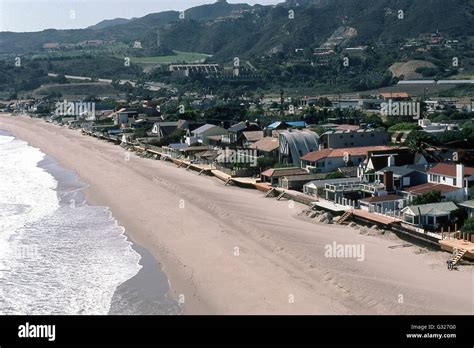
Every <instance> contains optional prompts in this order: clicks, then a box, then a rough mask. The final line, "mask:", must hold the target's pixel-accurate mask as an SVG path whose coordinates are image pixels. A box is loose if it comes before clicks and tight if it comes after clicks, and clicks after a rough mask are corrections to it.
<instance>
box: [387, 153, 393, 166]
mask: <svg viewBox="0 0 474 348" xmlns="http://www.w3.org/2000/svg"><path fill="white" fill-rule="evenodd" d="M394 166H395V156H394V155H390V156H388V167H394Z"/></svg>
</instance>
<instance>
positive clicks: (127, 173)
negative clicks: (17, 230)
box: [0, 115, 474, 314]
mask: <svg viewBox="0 0 474 348" xmlns="http://www.w3.org/2000/svg"><path fill="white" fill-rule="evenodd" d="M0 129H5V130H8V131H10V132H12V133H14V134H15V135H16V136H17V137H19V138H20V139H22V140H25V141H27V142H28V143H29V144H30V145H32V146H35V147H37V148H40V149H41V150H42V151H43V152H44V153H47V154H48V155H50V156H52V157H54V158H55V159H56V160H58V161H59V162H60V163H61V164H62V165H63V166H64V167H66V168H69V169H71V170H74V171H75V172H76V173H77V174H78V175H79V177H80V178H81V180H82V181H83V182H85V183H87V184H88V185H89V187H88V188H87V189H86V196H87V200H88V201H89V202H90V203H92V204H96V205H103V206H108V207H110V209H111V211H112V213H113V215H114V217H115V218H116V219H117V220H118V221H119V223H120V224H121V225H122V226H124V227H125V229H126V233H127V235H128V236H129V237H130V238H131V239H132V240H133V241H134V242H136V243H137V244H139V245H141V246H143V247H144V248H146V249H147V250H148V251H149V252H150V253H151V254H152V255H153V256H154V257H155V258H156V259H157V260H158V261H159V262H160V263H161V265H162V268H163V270H164V272H165V274H166V275H167V277H168V279H169V280H170V283H171V290H172V295H173V296H174V297H175V298H177V299H178V298H180V299H184V308H185V313H186V314H474V274H473V271H472V266H469V267H462V266H461V267H460V270H459V271H453V272H449V271H447V270H446V265H445V262H446V260H447V259H448V258H449V256H450V255H449V254H447V253H442V252H435V251H426V250H422V249H420V247H417V246H411V247H404V248H391V247H393V246H397V245H401V244H406V242H405V241H402V240H400V239H398V238H396V237H395V236H367V235H361V234H359V233H358V231H356V230H354V229H352V228H349V227H344V226H336V225H323V224H318V223H315V222H314V221H311V220H309V219H307V218H303V217H301V216H299V214H300V213H301V211H302V210H303V209H304V208H305V207H304V206H301V205H298V204H295V205H294V206H292V205H291V204H289V202H287V201H283V200H282V201H276V200H275V199H270V198H264V197H263V194H262V193H261V192H258V191H255V190H246V189H241V188H237V187H232V186H224V185H223V183H222V182H221V181H220V180H218V179H216V178H211V177H207V176H199V175H198V173H196V172H193V171H186V170H185V169H183V168H176V166H175V165H173V164H171V163H166V162H162V161H155V160H149V159H142V158H139V157H137V156H135V154H133V153H132V154H130V156H129V157H128V156H126V152H125V150H124V149H122V148H121V147H119V146H115V145H112V144H110V143H107V142H104V141H100V140H97V139H95V138H92V137H87V136H83V135H81V134H80V132H79V131H75V130H69V129H66V128H63V127H58V126H54V125H51V124H47V123H46V122H44V121H43V120H39V119H30V118H28V117H19V116H15V117H10V116H7V115H0ZM334 242H335V243H337V244H357V245H363V246H364V250H365V255H364V258H363V260H357V259H356V258H336V257H326V256H325V246H326V245H332V244H333V243H334Z"/></svg>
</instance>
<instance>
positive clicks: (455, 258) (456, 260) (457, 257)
mask: <svg viewBox="0 0 474 348" xmlns="http://www.w3.org/2000/svg"><path fill="white" fill-rule="evenodd" d="M466 254H467V250H466V249H459V250H458V252H457V253H456V255H454V256H453V257H452V259H451V262H452V265H453V266H456V265H457V264H458V263H459V261H461V259H462V258H463V257H464V255H466Z"/></svg>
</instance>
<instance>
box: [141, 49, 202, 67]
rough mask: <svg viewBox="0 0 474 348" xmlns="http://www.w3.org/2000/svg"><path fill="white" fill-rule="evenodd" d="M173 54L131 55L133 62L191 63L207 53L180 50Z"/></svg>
mask: <svg viewBox="0 0 474 348" xmlns="http://www.w3.org/2000/svg"><path fill="white" fill-rule="evenodd" d="M173 52H174V53H175V55H173V56H158V57H132V62H134V63H145V64H171V63H177V62H186V63H192V62H197V61H200V60H202V59H205V58H207V57H210V56H209V55H208V54H203V53H195V52H181V51H173Z"/></svg>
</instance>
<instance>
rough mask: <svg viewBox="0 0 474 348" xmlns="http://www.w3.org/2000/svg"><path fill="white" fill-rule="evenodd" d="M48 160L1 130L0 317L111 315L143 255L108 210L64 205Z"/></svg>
mask: <svg viewBox="0 0 474 348" xmlns="http://www.w3.org/2000/svg"><path fill="white" fill-rule="evenodd" d="M43 158H44V154H42V153H41V152H40V151H39V150H38V149H35V148H33V147H31V146H28V145H27V144H26V143H25V142H23V141H21V140H16V139H14V138H13V137H10V136H1V135H0V183H1V185H0V314H107V313H108V311H109V308H110V303H111V299H112V296H113V294H114V291H115V289H116V288H117V286H119V285H120V284H121V283H123V282H124V281H126V280H128V279H129V278H131V277H133V276H134V275H135V274H136V273H138V271H139V270H140V268H141V266H139V264H138V262H139V260H140V256H139V255H138V254H137V253H136V252H135V251H134V250H133V249H132V248H131V243H130V242H128V241H127V239H126V237H125V236H124V234H123V232H124V231H123V229H122V228H121V227H119V226H118V225H117V222H116V220H115V219H113V217H112V216H111V213H110V211H109V210H108V209H106V208H103V207H91V206H88V205H83V206H79V207H70V206H69V205H68V204H61V203H60V201H59V199H58V197H57V192H56V191H55V189H56V188H57V186H58V183H57V181H56V180H55V179H54V177H53V176H52V175H50V174H49V173H48V172H46V171H45V170H43V169H41V168H38V167H37V164H38V163H39V162H40V161H41V160H42V159H43Z"/></svg>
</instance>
